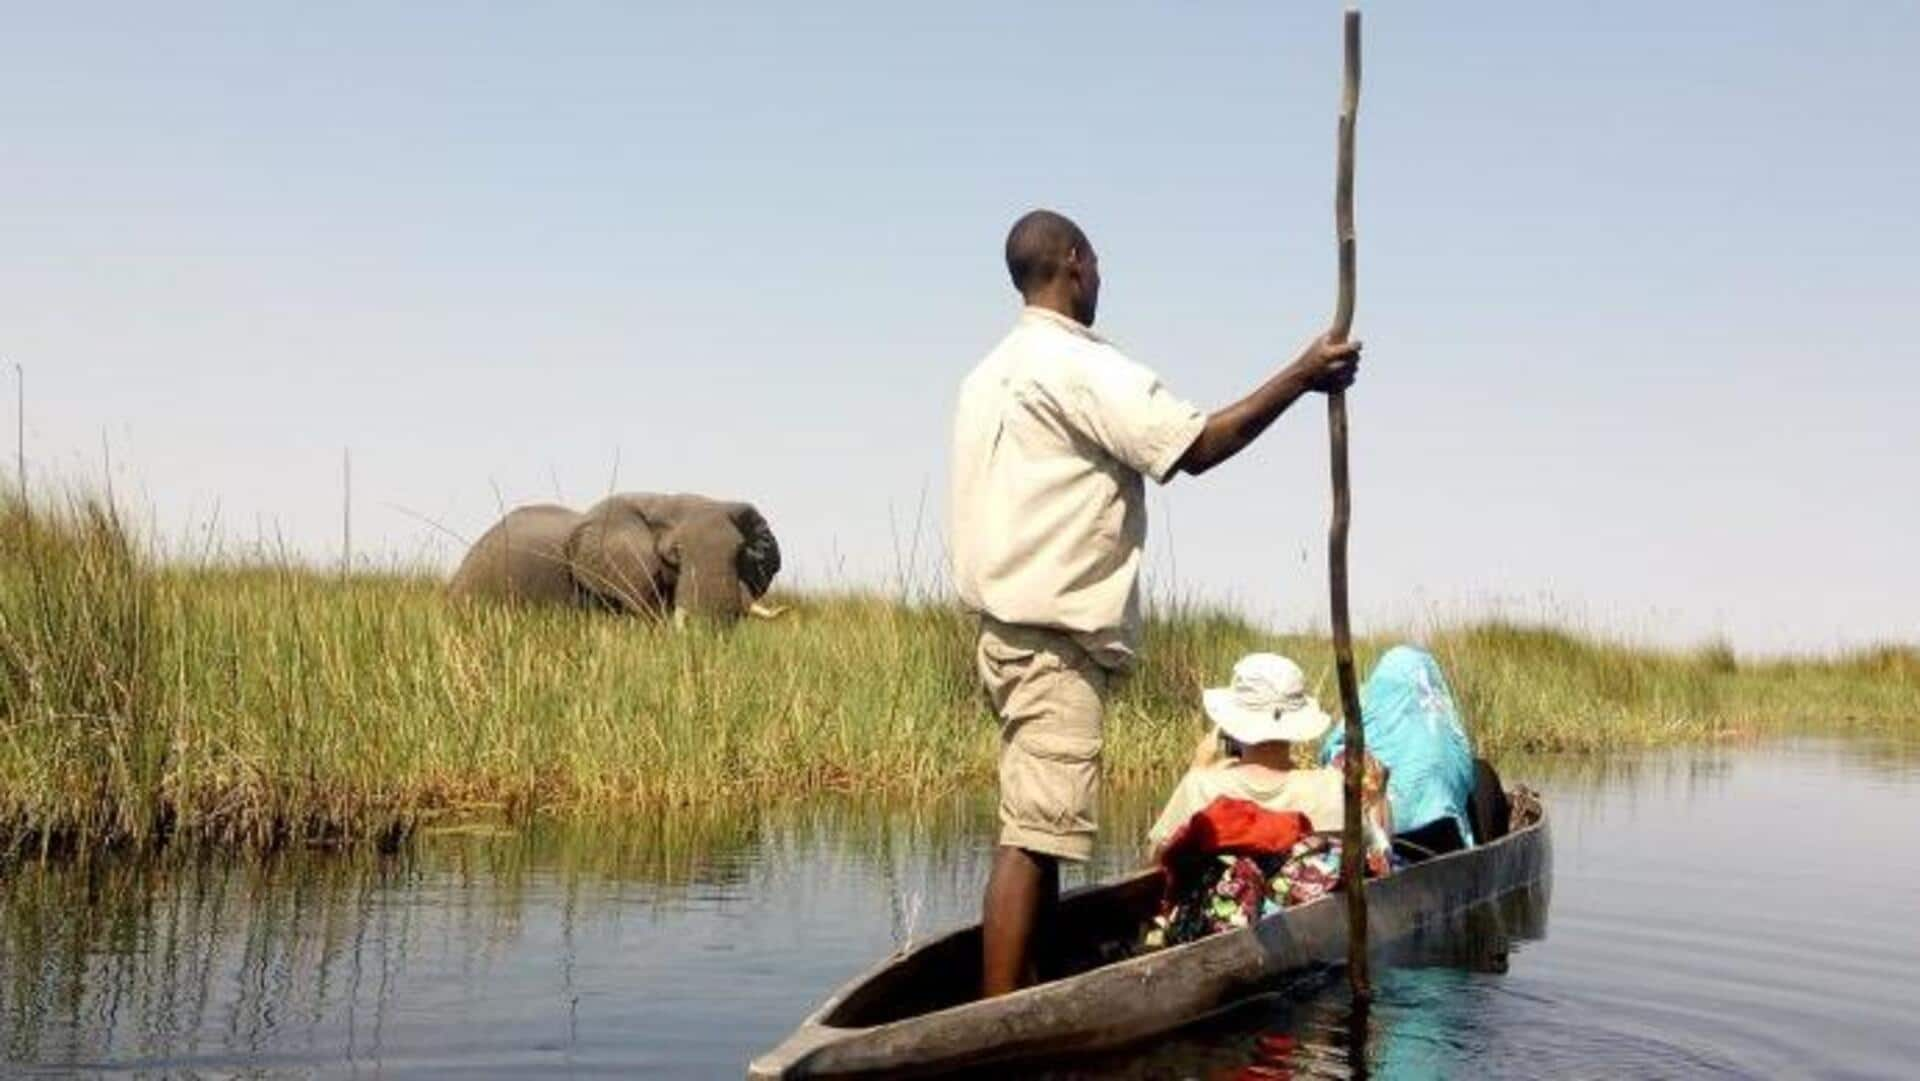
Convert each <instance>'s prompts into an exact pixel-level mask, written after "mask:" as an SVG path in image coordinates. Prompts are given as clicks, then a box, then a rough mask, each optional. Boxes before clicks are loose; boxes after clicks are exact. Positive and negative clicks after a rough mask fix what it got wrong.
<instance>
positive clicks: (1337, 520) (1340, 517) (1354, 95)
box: [1327, 8, 1373, 1004]
mask: <svg viewBox="0 0 1920 1081" xmlns="http://www.w3.org/2000/svg"><path fill="white" fill-rule="evenodd" d="M1344 37H1345V45H1346V60H1345V64H1344V76H1343V78H1342V83H1341V93H1340V151H1339V166H1338V173H1337V176H1336V179H1335V182H1334V200H1333V219H1334V235H1335V237H1336V238H1337V239H1338V241H1339V244H1340V294H1339V300H1338V302H1337V304H1336V306H1335V308H1334V315H1333V327H1332V328H1331V330H1330V331H1329V335H1328V336H1329V338H1330V339H1331V340H1332V341H1335V342H1344V341H1346V340H1347V335H1348V332H1350V331H1351V330H1352V329H1353V304H1354V278H1355V267H1354V261H1355V260H1354V254H1355V253H1354V238H1353V123H1354V117H1355V114H1357V113H1358V112H1359V109H1360V12H1359V11H1358V10H1356V9H1352V8H1349V9H1348V10H1347V13H1346V20H1345V34H1344ZM1327 434H1328V438H1329V440H1330V441H1331V443H1332V447H1331V450H1332V459H1333V524H1332V526H1331V527H1330V528H1329V529H1328V530H1327V584H1328V588H1329V592H1330V593H1331V594H1332V596H1331V598H1330V600H1331V608H1332V623H1333V660H1334V668H1335V671H1336V672H1337V673H1338V677H1339V682H1340V709H1341V712H1342V713H1343V714H1344V715H1345V725H1346V755H1347V761H1346V800H1345V802H1346V822H1345V823H1343V826H1344V828H1343V830H1342V833H1343V835H1344V838H1345V840H1344V841H1343V842H1342V845H1341V848H1342V851H1341V859H1340V882H1341V888H1342V889H1343V890H1345V891H1346V895H1347V978H1348V982H1349V983H1350V984H1351V985H1352V988H1353V997H1354V1000H1355V1001H1356V1002H1359V1003H1362V1004H1364V1003H1366V1002H1369V1001H1371V1000H1372V998H1373V981H1372V978H1371V974H1370V973H1369V972H1368V968H1367V891H1366V854H1367V846H1366V837H1365V836H1364V833H1363V831H1362V830H1361V825H1360V818H1361V815H1360V799H1361V796H1360V791H1361V778H1362V773H1363V770H1364V768H1365V759H1366V750H1367V747H1366V733H1365V731H1364V730H1363V729H1362V728H1361V724H1360V687H1359V683H1358V681H1357V680H1356V679H1355V678H1354V673H1353V630H1352V627H1351V626H1350V625H1349V623H1348V620H1347V520H1348V516H1349V515H1350V513H1351V511H1352V500H1351V498H1350V493H1349V491H1348V488H1347V396H1346V394H1345V393H1343V392H1340V391H1335V392H1334V393H1332V394H1329V395H1327Z"/></svg>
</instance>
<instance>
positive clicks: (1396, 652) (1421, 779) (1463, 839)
mask: <svg viewBox="0 0 1920 1081" xmlns="http://www.w3.org/2000/svg"><path fill="white" fill-rule="evenodd" d="M1360 717H1361V723H1363V724H1364V725H1365V726H1366V735H1367V754H1368V755H1369V756H1370V757H1372V758H1376V759H1378V760H1379V761H1380V763H1381V764H1382V765H1384V766H1386V768H1387V800H1388V802H1389V803H1391V804H1392V805H1393V825H1394V839H1393V842H1394V843H1393V847H1394V853H1395V855H1397V856H1399V857H1400V858H1401V859H1403V860H1405V861H1407V862H1418V861H1419V860H1422V859H1425V858H1427V857H1429V856H1434V855H1438V854H1440V853H1443V852H1451V851H1454V850H1456V849H1460V848H1465V847H1467V846H1468V845H1471V844H1473V843H1474V841H1475V838H1474V830H1473V828H1472V826H1471V825H1470V821H1471V820H1470V819H1469V817H1468V806H1469V803H1470V802H1471V801H1472V799H1473V796H1474V781H1475V768H1474V758H1473V748H1472V746H1471V745H1470V744H1469V743H1468V741H1467V732H1466V729H1465V728H1463V727H1462V726H1461V723H1460V710H1459V707H1458V706H1456V705H1455V704H1454V699H1453V691H1452V690H1450V689H1449V688H1448V687H1447V680H1446V677H1445V676H1443V675H1441V674H1440V666H1439V665H1438V664H1436V663H1435V662H1434V659H1433V657H1432V655H1431V654H1429V653H1427V652H1426V651H1425V650H1422V649H1418V648H1415V647H1413V646H1395V647H1393V648H1392V649H1390V650H1388V651H1387V653H1386V655H1385V656H1383V657H1381V658H1380V661H1379V663H1378V664H1375V665H1374V666H1373V673H1372V674H1371V675H1369V676H1368V677H1367V682H1366V685H1365V686H1363V687H1362V688H1361V689H1360ZM1344 741H1345V733H1344V732H1342V731H1340V730H1339V729H1337V728H1336V729H1334V731H1333V734H1332V735H1331V736H1329V737H1328V739H1327V742H1326V743H1325V744H1324V745H1323V746H1322V747H1321V749H1320V760H1321V761H1322V762H1331V761H1332V760H1333V758H1334V756H1335V755H1337V754H1339V753H1340V748H1341V746H1342V745H1343V743H1344ZM1486 772H1487V773H1491V769H1490V768H1489V769H1488V770H1487V771H1486ZM1493 784H1494V787H1495V791H1496V793H1497V790H1498V782H1497V780H1496V781H1494V782H1493ZM1485 839H1486V840H1491V839H1492V838H1491V837H1489V838H1485Z"/></svg>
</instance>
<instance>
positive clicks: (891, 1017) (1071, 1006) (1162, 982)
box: [747, 788, 1552, 1079]
mask: <svg viewBox="0 0 1920 1081" xmlns="http://www.w3.org/2000/svg"><path fill="white" fill-rule="evenodd" d="M1512 805H1513V829H1512V831H1511V832H1509V833H1508V834H1507V835H1506V836H1505V837H1502V838H1500V839H1499V840H1497V841H1493V842H1492V843H1490V844H1484V845H1480V846H1478V847H1475V848H1470V849H1466V850H1464V851H1461V852H1454V853H1450V854H1448V855H1445V856H1439V857H1436V858H1434V859H1430V860H1427V861H1426V862H1424V863H1419V864H1415V865H1414V866H1412V867H1408V868H1405V869H1403V870H1401V871H1399V872H1396V873H1395V874H1393V875H1390V876H1388V877H1386V878H1382V879H1376V880H1373V881H1371V882H1369V883H1368V884H1367V917H1368V920H1367V922H1368V929H1369V934H1370V935H1371V942H1370V945H1371V946H1372V947H1374V948H1375V949H1379V950H1382V951H1385V950H1387V948H1389V947H1391V946H1392V945H1394V944H1395V943H1396V942H1399V941H1401V940H1404V939H1407V938H1409V937H1412V936H1416V935H1419V934H1420V933H1422V932H1423V931H1426V930H1429V929H1433V928H1436V927H1440V926H1444V925H1445V923H1446V921H1447V920H1449V919H1450V918H1451V917H1453V916H1454V915H1455V914H1457V913H1459V912H1461V911H1462V910H1464V909H1467V908H1469V907H1472V906H1475V905H1480V904H1482V903H1484V902H1489V901H1494V900H1497V899H1499V898H1500V897H1502V896H1503V895H1505V894H1508V893H1511V892H1513V891H1515V890H1521V889H1527V888H1529V887H1533V886H1535V885H1537V884H1539V883H1541V882H1543V881H1544V880H1545V879H1546V878H1547V876H1548V874H1549V873H1550V870H1551V866H1552V842H1551V839H1550V835H1549V831H1548V823H1547V816H1546V809H1545V807H1544V806H1543V805H1542V804H1541V802H1540V800H1539V797H1538V796H1537V795H1535V794H1534V793H1533V792H1531V791H1529V790H1527V789H1524V788H1522V789H1517V790H1515V791H1514V792H1513V793H1512ZM1161 889H1162V884H1161V877H1160V872H1159V871H1157V870H1146V871H1141V872H1138V873H1136V874H1133V875H1130V876H1128V877H1126V878H1122V879H1119V880H1117V881H1114V882H1109V883H1103V884H1100V885H1094V886H1087V887H1083V888H1081V889H1078V890H1074V891H1072V892H1070V893H1068V894H1066V895H1065V896H1063V897H1062V898H1061V907H1060V915H1059V920H1058V923H1057V924H1056V927H1055V936H1056V938H1057V939H1058V940H1060V943H1061V950H1062V954H1063V956H1065V957H1066V958H1068V960H1067V961H1066V964H1067V965H1068V966H1069V969H1070V970H1072V969H1078V970H1079V971H1077V973H1075V974H1072V975H1064V976H1061V977H1059V978H1056V979H1053V980H1050V981H1049V982H1045V983H1041V984H1038V985H1036V986H1033V987H1028V988H1025V989H1023V990H1020V991H1016V992H1014V993H1013V994H1010V995H1003V996H1001V997H999V998H993V999H986V1000H982V999H979V998H977V997H975V991H976V989H977V988H978V986H979V980H980V976H979V973H980V928H979V925H978V924H975V925H973V926H970V927H965V928H962V929H960V930H957V931H953V932H950V933H948V934H946V935H943V936H942V937H940V938H937V939H934V940H932V941H929V942H927V943H925V944H923V945H920V946H917V947H915V948H913V949H911V950H909V951H908V952H906V953H903V954H899V955H896V956H894V957H892V958H889V959H888V960H887V961H885V962H883V963H881V964H880V965H878V966H876V967H875V968H873V969H871V970H870V971H868V972H867V973H866V974H865V975H862V976H860V977H859V978H857V979H855V980H854V981H853V982H851V983H849V984H847V985H846V986H844V987H842V988H841V989H840V990H839V991H838V992H837V993H835V994H834V996H833V997H832V998H829V999H828V1000H827V1001H826V1002H825V1003H824V1004H822V1005H821V1006H820V1007H819V1008H818V1009H817V1010H815V1011H814V1012H813V1013H812V1014H811V1015H809V1016H808V1017H807V1019H806V1020H804V1021H802V1022H801V1023H800V1027H799V1028H797V1029H795V1030H794V1032H793V1034H792V1035H790V1036H788V1037H787V1038H786V1039H785V1040H784V1041H782V1042H781V1044H780V1045H779V1046H778V1047H775V1048H774V1049H773V1050H771V1051H768V1052H767V1053H765V1054H763V1055H761V1056H760V1057H759V1058H757V1059H755V1060H754V1061H753V1063H752V1064H751V1065H750V1066H749V1067H748V1070H747V1077H748V1078H749V1079H770V1078H816V1077H881V1076H884V1077H915V1076H929V1075H934V1074H940V1073H947V1072H951V1071H956V1070H962V1069H971V1068H974V1067H979V1066H983V1065H989V1064H995V1063H1006V1062H1014V1061H1020V1060H1031V1059H1040V1058H1052V1057H1055V1056H1059V1055H1063V1054H1083V1053H1088V1052H1093V1051H1099V1050H1103V1049H1107V1048H1112V1047H1118V1046H1121V1045H1124V1044H1127V1043H1132V1042H1134V1041H1137V1040H1140V1039H1143V1038H1145V1037H1148V1036H1152V1035H1156V1034H1158V1033H1162V1032H1166V1031H1169V1030H1171V1029H1174V1028H1177V1027H1179V1026H1181V1025H1184V1024H1186V1023H1188V1022H1191V1021H1195V1020H1198V1019H1199V1018H1202V1017H1205V1016H1208V1015H1210V1014H1214V1013H1218V1012H1219V1011H1221V1010H1223V1009H1226V1008H1228V1007H1231V1006H1232V1005H1233V1004H1234V1003H1235V1002H1237V1001H1239V1000H1242V999H1245V998H1247V997H1248V996H1251V995H1255V994H1259V993H1261V992H1262V991H1267V990H1271V989H1272V988H1273V986H1274V984H1275V982H1276V981H1277V980H1279V979H1280V978H1282V977H1286V976H1288V975H1293V974H1299V973H1301V972H1303V971H1307V970H1311V969H1316V968H1319V969H1325V968H1328V967H1331V966H1335V965H1338V964H1339V963H1340V962H1341V961H1342V960H1343V959H1344V958H1345V957H1346V952H1347V920H1346V909H1345V906H1344V902H1342V901H1341V899H1340V897H1339V895H1338V894H1335V895H1332V896H1328V897H1323V898H1321V899H1320V900H1317V901H1313V902H1310V903H1308V904H1304V905H1298V906H1295V907H1293V908H1289V909H1284V910H1282V911H1280V912H1278V913H1276V914H1274V915H1272V916H1270V917H1268V918H1267V919H1264V920H1262V921H1260V922H1259V923H1258V924H1256V925H1254V926H1252V927H1249V928H1246V929H1244V930H1239V931H1229V932H1224V933H1221V934H1217V935H1213V936H1210V937H1208V938H1204V939H1201V940H1199V941H1197V942H1189V943H1186V944H1184V945H1180V946H1174V947H1171V948H1168V949H1163V950H1157V951H1154V952H1151V953H1145V954H1140V955H1138V956H1132V957H1128V958H1126V959H1124V960H1118V961H1113V962H1112V963H1108V964H1102V963H1100V960H1099V959H1100V958H1102V957H1109V956H1113V955H1115V953H1116V951H1117V950H1119V949H1120V947H1121V946H1122V944H1126V943H1131V942H1133V941H1136V940H1137V938H1138V936H1139V934H1140V932H1141V931H1142V929H1143V928H1144V927H1145V924H1146V921H1147V920H1148V919H1150V918H1151V917H1152V915H1153V912H1154V910H1155V908H1156V907H1157V906H1158V904H1159V900H1160V895H1161Z"/></svg>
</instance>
